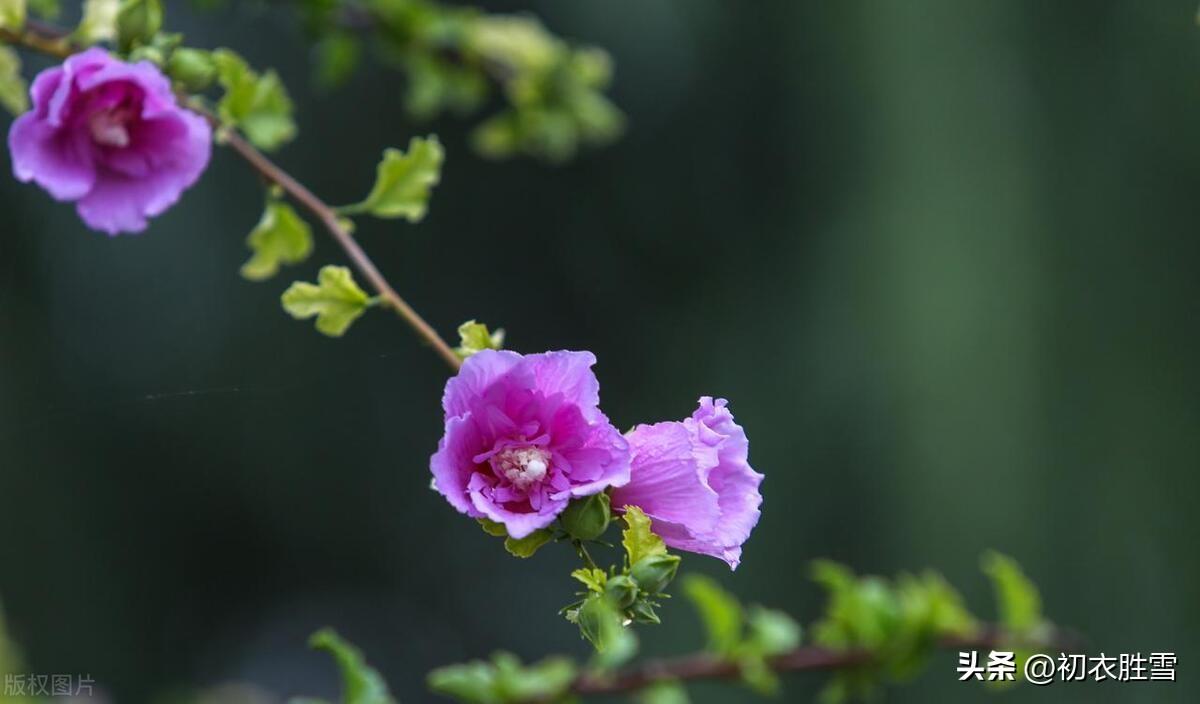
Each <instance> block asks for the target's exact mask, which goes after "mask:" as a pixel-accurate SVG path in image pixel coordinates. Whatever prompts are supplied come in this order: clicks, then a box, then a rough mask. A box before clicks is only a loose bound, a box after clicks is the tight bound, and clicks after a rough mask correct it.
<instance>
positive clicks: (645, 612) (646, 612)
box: [629, 601, 662, 624]
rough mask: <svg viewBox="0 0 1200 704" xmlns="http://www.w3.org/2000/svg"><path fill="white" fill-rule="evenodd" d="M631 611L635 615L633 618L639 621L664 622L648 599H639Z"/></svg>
mask: <svg viewBox="0 0 1200 704" xmlns="http://www.w3.org/2000/svg"><path fill="white" fill-rule="evenodd" d="M629 613H630V615H631V616H633V620H634V621H637V622H638V623H653V624H659V623H662V621H661V620H659V618H658V614H656V613H654V607H653V606H651V605H650V604H649V603H648V602H646V601H638V602H635V603H634V604H633V606H631V607H630V608H629Z"/></svg>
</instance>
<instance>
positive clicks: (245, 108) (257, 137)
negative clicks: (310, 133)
mask: <svg viewBox="0 0 1200 704" xmlns="http://www.w3.org/2000/svg"><path fill="white" fill-rule="evenodd" d="M212 59H213V62H214V64H215V65H216V69H217V81H218V82H220V84H221V86H222V87H223V88H224V89H225V95H224V96H223V97H222V98H221V101H220V102H219V103H217V112H218V114H219V115H220V117H221V121H222V122H224V123H225V124H228V125H233V126H236V127H238V128H239V129H241V130H242V132H243V133H245V135H246V138H247V139H249V140H250V141H251V142H252V143H254V145H255V146H257V147H260V148H262V149H266V150H273V149H276V148H278V147H279V146H280V145H282V144H284V143H285V142H287V141H289V140H290V139H292V138H293V137H295V136H296V123H295V122H294V121H293V120H292V100H291V98H289V97H288V94H287V90H285V89H284V87H283V83H282V82H280V80H279V76H278V74H276V73H275V72H274V71H267V72H266V73H264V74H262V75H259V74H258V73H256V72H254V71H252V70H251V69H250V67H249V66H248V65H247V64H246V62H245V60H243V59H242V57H240V56H238V55H237V54H236V53H234V52H233V51H232V50H230V49H217V50H216V51H214V52H213V53H212Z"/></svg>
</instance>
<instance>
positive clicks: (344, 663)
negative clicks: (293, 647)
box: [308, 628, 396, 704]
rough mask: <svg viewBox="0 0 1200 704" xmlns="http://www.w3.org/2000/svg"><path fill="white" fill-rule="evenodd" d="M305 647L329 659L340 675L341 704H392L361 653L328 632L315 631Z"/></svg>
mask: <svg viewBox="0 0 1200 704" xmlns="http://www.w3.org/2000/svg"><path fill="white" fill-rule="evenodd" d="M308 644H309V646H310V647H312V648H314V649H316V650H323V651H325V652H327V653H329V654H330V655H332V656H333V659H334V660H335V661H336V662H337V665H338V670H340V671H341V675H342V704H396V700H395V699H393V698H392V695H391V693H390V692H388V688H387V684H386V683H385V682H384V681H383V678H382V677H381V676H380V675H379V673H378V672H376V671H375V670H374V669H372V668H371V667H370V666H369V665H367V663H366V661H365V660H364V659H363V656H362V653H361V652H359V650H358V648H355V647H354V646H353V645H351V644H350V643H348V642H346V641H345V640H343V639H342V638H341V637H340V636H339V635H338V634H337V633H335V632H334V631H333V630H332V629H329V628H325V629H322V630H320V631H317V632H316V633H314V634H313V635H312V637H311V638H310V639H309V641H308Z"/></svg>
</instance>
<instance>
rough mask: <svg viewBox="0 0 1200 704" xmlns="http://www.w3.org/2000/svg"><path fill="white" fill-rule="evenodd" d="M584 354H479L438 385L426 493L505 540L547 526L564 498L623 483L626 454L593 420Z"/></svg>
mask: <svg viewBox="0 0 1200 704" xmlns="http://www.w3.org/2000/svg"><path fill="white" fill-rule="evenodd" d="M595 363H596V358H595V356H593V355H592V353H591V352H546V353H544V354H531V355H525V356H522V355H519V354H517V353H515V352H507V351H497V350H484V351H482V352H477V353H476V354H474V355H471V356H470V357H468V358H467V360H466V361H465V362H464V363H463V365H462V369H460V370H459V372H458V375H457V376H455V377H454V378H452V379H451V380H450V381H449V382H447V383H446V392H445V395H444V396H443V397H442V407H443V409H444V410H445V412H446V433H445V435H444V436H443V437H442V440H441V442H440V443H439V444H438V450H437V452H436V453H435V454H434V455H433V458H432V459H431V461H430V465H431V469H432V470H433V477H434V488H435V489H436V490H437V491H438V492H440V493H441V494H442V495H443V496H445V497H446V500H447V501H449V502H450V504H451V505H452V506H454V507H455V508H456V509H458V510H459V511H462V512H463V513H465V514H467V515H469V516H473V517H475V518H488V519H490V520H493V521H496V522H499V523H503V524H504V526H505V527H506V528H507V530H508V534H509V535H510V536H512V537H513V538H524V537H525V536H527V535H529V534H530V533H532V532H534V531H536V530H538V529H539V528H545V527H546V526H548V525H550V524H551V523H552V522H553V521H554V519H555V517H556V516H557V515H558V514H559V513H561V512H562V510H563V509H564V508H566V507H567V504H568V503H569V502H570V500H571V498H572V497H577V496H589V495H591V494H597V493H599V492H601V491H604V490H605V489H606V488H608V487H610V486H621V485H623V484H625V482H627V481H629V446H628V444H627V443H626V441H625V439H624V438H623V437H622V436H621V434H620V433H619V432H618V431H617V429H616V428H614V427H613V426H612V424H610V423H609V422H608V418H607V417H605V415H604V414H603V413H601V412H600V408H599V404H600V383H599V382H598V381H597V380H596V376H595V374H593V373H592V370H591V367H592V365H593V364H595Z"/></svg>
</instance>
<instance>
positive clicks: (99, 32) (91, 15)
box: [0, 0, 121, 45]
mask: <svg viewBox="0 0 1200 704" xmlns="http://www.w3.org/2000/svg"><path fill="white" fill-rule="evenodd" d="M3 1H4V0H0V2H3ZM120 6H121V0H84V3H83V18H82V19H80V21H79V26H78V27H77V28H76V29H75V40H76V41H77V42H79V43H80V44H84V45H91V44H96V43H99V42H107V41H112V40H114V39H116V38H117V11H118V9H119V8H120Z"/></svg>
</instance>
